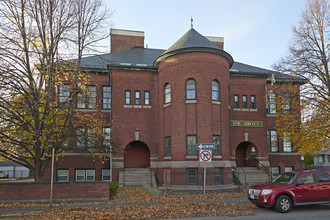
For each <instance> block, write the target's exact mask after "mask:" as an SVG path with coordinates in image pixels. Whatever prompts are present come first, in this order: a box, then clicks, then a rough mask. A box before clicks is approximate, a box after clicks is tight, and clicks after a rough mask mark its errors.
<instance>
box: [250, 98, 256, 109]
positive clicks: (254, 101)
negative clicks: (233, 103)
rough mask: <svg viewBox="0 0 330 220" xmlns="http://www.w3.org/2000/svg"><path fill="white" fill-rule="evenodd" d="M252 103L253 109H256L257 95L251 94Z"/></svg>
mask: <svg viewBox="0 0 330 220" xmlns="http://www.w3.org/2000/svg"><path fill="white" fill-rule="evenodd" d="M250 104H251V109H256V108H257V105H256V96H255V95H251V97H250Z"/></svg>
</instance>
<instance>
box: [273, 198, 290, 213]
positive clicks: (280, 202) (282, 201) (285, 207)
mask: <svg viewBox="0 0 330 220" xmlns="http://www.w3.org/2000/svg"><path fill="white" fill-rule="evenodd" d="M275 208H276V210H277V211H279V212H281V213H287V212H290V210H291V209H292V201H291V199H290V197H289V196H286V195H281V196H279V197H278V198H277V199H276V203H275Z"/></svg>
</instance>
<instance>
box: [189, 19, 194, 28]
mask: <svg viewBox="0 0 330 220" xmlns="http://www.w3.org/2000/svg"><path fill="white" fill-rule="evenodd" d="M193 21H194V19H193V18H192V16H191V19H190V26H191V28H194V25H193Z"/></svg>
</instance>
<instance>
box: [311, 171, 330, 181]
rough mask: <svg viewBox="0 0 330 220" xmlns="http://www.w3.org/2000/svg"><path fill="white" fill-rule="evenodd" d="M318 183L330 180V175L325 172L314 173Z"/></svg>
mask: <svg viewBox="0 0 330 220" xmlns="http://www.w3.org/2000/svg"><path fill="white" fill-rule="evenodd" d="M314 179H315V182H316V183H324V182H330V176H329V175H328V174H327V173H325V172H320V173H314Z"/></svg>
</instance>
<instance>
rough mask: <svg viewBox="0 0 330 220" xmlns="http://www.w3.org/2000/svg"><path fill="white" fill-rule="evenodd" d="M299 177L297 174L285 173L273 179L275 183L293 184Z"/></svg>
mask: <svg viewBox="0 0 330 220" xmlns="http://www.w3.org/2000/svg"><path fill="white" fill-rule="evenodd" d="M296 177H297V174H296V173H284V174H281V175H279V176H277V177H276V178H275V179H273V181H272V182H273V183H282V184H291V183H292V182H293V181H294V180H295V178H296Z"/></svg>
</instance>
